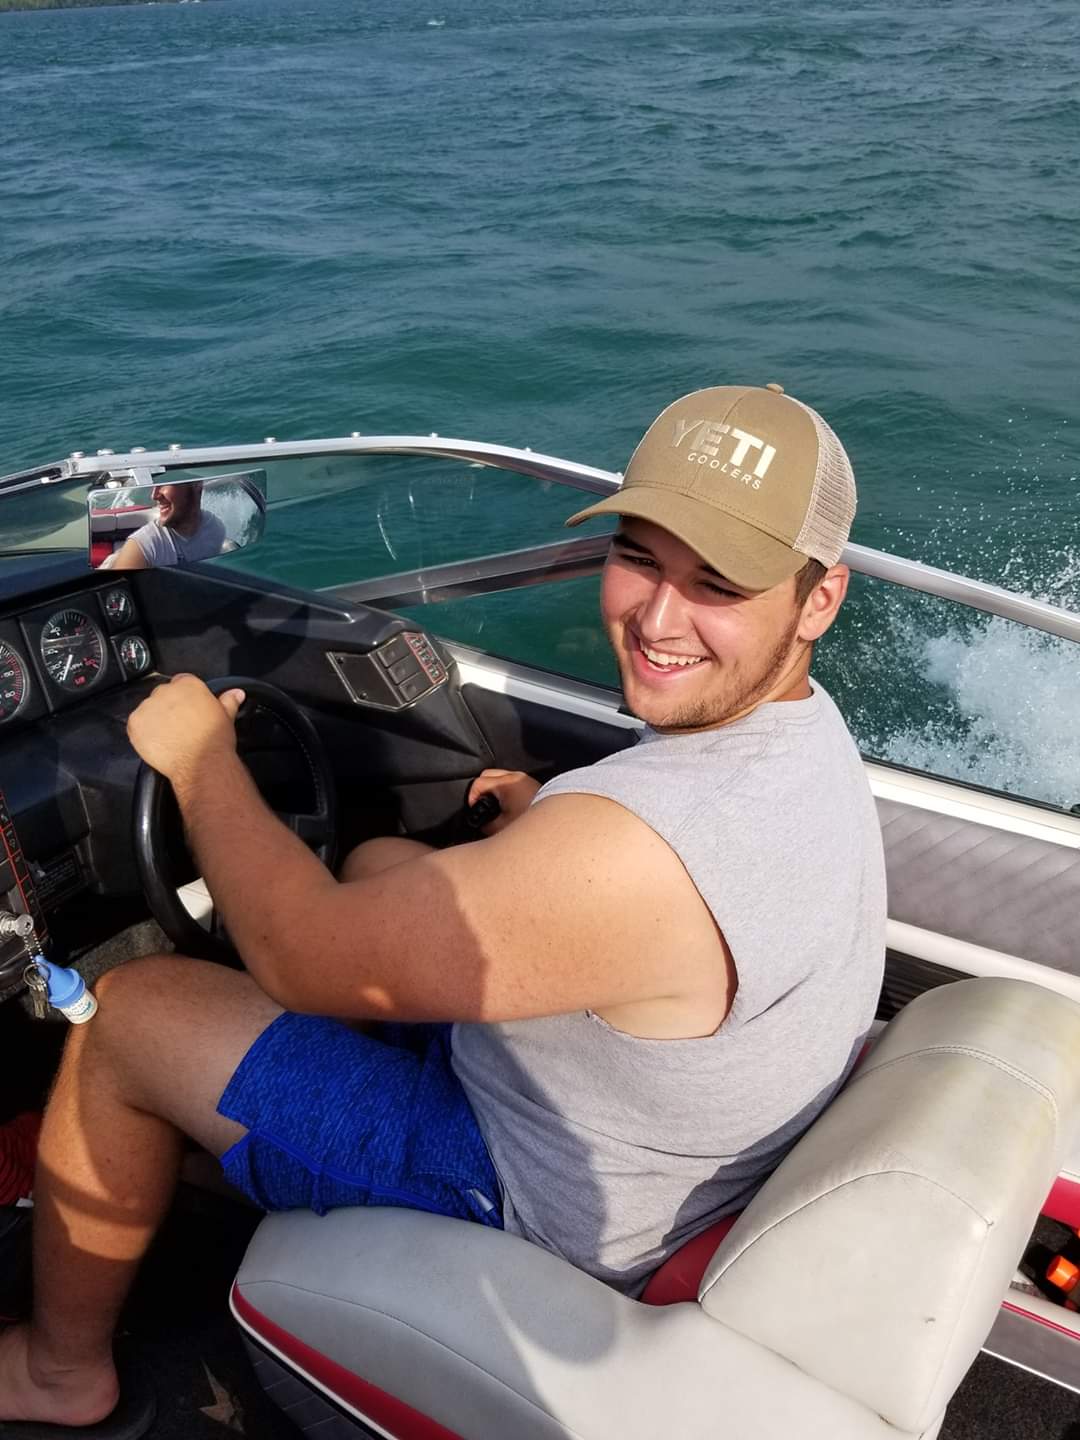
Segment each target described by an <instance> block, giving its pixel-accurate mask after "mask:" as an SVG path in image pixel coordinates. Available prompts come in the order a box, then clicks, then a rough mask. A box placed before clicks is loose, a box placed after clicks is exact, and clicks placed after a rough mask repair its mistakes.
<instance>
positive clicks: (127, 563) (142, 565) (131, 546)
mask: <svg viewBox="0 0 1080 1440" xmlns="http://www.w3.org/2000/svg"><path fill="white" fill-rule="evenodd" d="M112 568H113V569H114V570H149V569H150V562H149V560H147V558H146V556H145V555H144V554H143V549H142V546H141V545H140V544H139V542H138V541H137V540H136V539H135V537H134V536H133V535H129V536H128V538H127V539H126V540H125V541H124V543H123V545H121V546H120V549H119V550H117V552H116V559H115V560H114V561H113V563H112Z"/></svg>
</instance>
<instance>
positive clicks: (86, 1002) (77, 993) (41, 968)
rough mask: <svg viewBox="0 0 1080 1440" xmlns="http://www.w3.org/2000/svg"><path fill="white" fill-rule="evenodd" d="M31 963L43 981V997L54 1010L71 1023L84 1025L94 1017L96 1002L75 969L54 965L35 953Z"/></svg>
mask: <svg viewBox="0 0 1080 1440" xmlns="http://www.w3.org/2000/svg"><path fill="white" fill-rule="evenodd" d="M31 964H32V966H33V968H34V969H35V970H36V972H37V974H38V975H39V976H40V977H41V979H42V980H43V981H44V982H45V998H46V999H47V1000H48V1002H49V1004H50V1005H51V1006H52V1007H53V1009H54V1010H59V1011H60V1014H61V1015H63V1016H64V1017H65V1019H67V1020H70V1021H71V1023H72V1025H85V1024H86V1022H87V1020H92V1019H93V1018H94V1016H95V1015H96V1014H97V1008H98V1002H97V1001H96V1000H95V999H94V996H93V994H92V993H91V992H90V991H89V990H88V989H87V988H86V981H85V980H84V979H83V978H82V976H81V975H80V974H79V972H78V971H77V970H66V969H65V968H64V966H63V965H54V964H53V963H52V961H51V960H46V959H45V957H44V955H35V956H34V959H33V960H32V962H31Z"/></svg>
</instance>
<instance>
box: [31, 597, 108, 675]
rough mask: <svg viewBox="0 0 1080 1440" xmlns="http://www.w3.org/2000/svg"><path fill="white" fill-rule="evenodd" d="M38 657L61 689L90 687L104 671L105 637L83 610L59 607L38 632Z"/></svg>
mask: <svg viewBox="0 0 1080 1440" xmlns="http://www.w3.org/2000/svg"><path fill="white" fill-rule="evenodd" d="M41 659H42V662H43V663H44V665H45V669H46V670H47V671H48V672H49V679H50V680H52V682H53V684H54V685H58V686H59V687H60V689H61V690H70V691H72V692H74V693H76V694H77V693H78V692H79V691H80V690H89V689H90V687H91V686H92V685H93V684H95V683H96V682H97V681H98V680H100V679H101V676H102V674H103V673H104V671H105V640H104V637H103V636H102V633H101V631H100V630H99V629H98V627H97V626H96V625H95V624H94V622H93V621H92V620H91V619H90V616H89V615H87V614H86V613H85V612H84V611H82V610H58V611H57V613H56V614H55V615H52V616H50V617H49V619H48V620H47V621H46V623H45V628H44V629H43V630H42V632H41Z"/></svg>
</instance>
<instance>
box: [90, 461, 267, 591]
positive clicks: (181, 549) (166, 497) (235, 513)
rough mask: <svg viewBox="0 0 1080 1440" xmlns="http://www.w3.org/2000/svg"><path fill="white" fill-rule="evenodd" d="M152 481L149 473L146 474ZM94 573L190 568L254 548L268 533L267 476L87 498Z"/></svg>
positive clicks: (128, 488) (252, 473)
mask: <svg viewBox="0 0 1080 1440" xmlns="http://www.w3.org/2000/svg"><path fill="white" fill-rule="evenodd" d="M144 473H145V472H144ZM87 509H88V513H89V519H90V556H89V559H90V566H91V568H92V569H94V570H109V569H112V570H149V569H153V568H155V567H157V566H164V565H190V564H192V563H193V562H194V561H196V560H209V559H211V558H212V557H213V556H215V555H227V554H229V552H230V551H233V550H242V549H244V547H245V546H247V545H253V544H254V543H255V541H256V540H258V539H259V538H260V537H261V536H262V533H263V529H264V528H265V525H266V472H265V470H245V471H240V472H237V473H236V474H235V475H215V476H214V477H213V478H212V479H208V480H168V481H164V482H163V483H162V484H160V485H125V484H124V483H123V482H122V481H118V482H115V483H113V484H111V485H108V486H106V487H105V488H103V489H100V490H91V491H90V494H89V496H88V497H87Z"/></svg>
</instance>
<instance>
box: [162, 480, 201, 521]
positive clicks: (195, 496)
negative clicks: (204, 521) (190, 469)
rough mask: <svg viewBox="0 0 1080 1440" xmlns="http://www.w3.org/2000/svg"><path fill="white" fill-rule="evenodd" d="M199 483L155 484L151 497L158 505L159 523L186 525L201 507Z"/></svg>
mask: <svg viewBox="0 0 1080 1440" xmlns="http://www.w3.org/2000/svg"><path fill="white" fill-rule="evenodd" d="M199 491H200V487H199V486H198V485H155V486H154V491H153V494H152V495H151V497H150V498H151V499H152V500H153V502H154V504H155V505H156V506H157V507H158V524H159V525H164V526H166V527H169V526H173V525H185V524H186V523H187V522H188V521H189V520H190V519H192V518H193V517H194V515H195V514H196V513H197V511H198V509H199V498H200V495H199Z"/></svg>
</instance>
